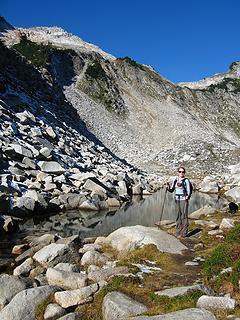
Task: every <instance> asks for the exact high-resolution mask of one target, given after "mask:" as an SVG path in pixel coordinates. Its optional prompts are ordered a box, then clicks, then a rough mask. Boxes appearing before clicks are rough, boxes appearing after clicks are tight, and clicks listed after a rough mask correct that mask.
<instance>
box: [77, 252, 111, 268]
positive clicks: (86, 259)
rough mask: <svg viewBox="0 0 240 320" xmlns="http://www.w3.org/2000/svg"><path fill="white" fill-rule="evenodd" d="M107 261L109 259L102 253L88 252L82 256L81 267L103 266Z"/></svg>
mask: <svg viewBox="0 0 240 320" xmlns="http://www.w3.org/2000/svg"><path fill="white" fill-rule="evenodd" d="M107 261H109V258H108V257H107V256H106V255H105V254H104V253H100V252H98V251H94V250H90V251H87V252H86V253H84V254H83V256H82V259H81V265H82V266H86V265H90V264H95V265H98V264H105V263H106V262H107Z"/></svg>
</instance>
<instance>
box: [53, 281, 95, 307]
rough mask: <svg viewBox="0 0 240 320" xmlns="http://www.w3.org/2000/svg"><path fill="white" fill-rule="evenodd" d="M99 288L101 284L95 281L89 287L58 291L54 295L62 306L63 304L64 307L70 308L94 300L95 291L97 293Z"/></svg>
mask: <svg viewBox="0 0 240 320" xmlns="http://www.w3.org/2000/svg"><path fill="white" fill-rule="evenodd" d="M98 289H99V285H98V284H97V283H94V284H92V285H90V286H88V287H84V288H81V289H76V290H70V291H61V292H56V293H55V295H54V297H55V301H56V302H57V303H58V304H59V305H60V306H62V307H63V308H68V307H72V306H76V305H79V304H84V303H87V302H91V301H92V300H93V295H94V293H96V292H97V291H98Z"/></svg>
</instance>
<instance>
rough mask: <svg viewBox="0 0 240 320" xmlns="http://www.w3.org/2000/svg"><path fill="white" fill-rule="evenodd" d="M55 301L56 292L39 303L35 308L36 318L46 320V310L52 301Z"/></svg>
mask: <svg viewBox="0 0 240 320" xmlns="http://www.w3.org/2000/svg"><path fill="white" fill-rule="evenodd" d="M53 302H54V293H51V294H49V296H48V297H47V298H46V299H44V300H43V301H42V302H41V303H39V304H38V305H37V306H36V308H35V319H36V320H44V312H45V310H46V308H47V306H48V305H49V304H50V303H53Z"/></svg>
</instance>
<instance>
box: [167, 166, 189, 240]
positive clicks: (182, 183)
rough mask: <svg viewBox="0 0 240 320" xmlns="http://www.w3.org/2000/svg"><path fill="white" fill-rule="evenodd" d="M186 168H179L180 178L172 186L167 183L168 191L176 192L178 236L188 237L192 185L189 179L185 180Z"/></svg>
mask: <svg viewBox="0 0 240 320" xmlns="http://www.w3.org/2000/svg"><path fill="white" fill-rule="evenodd" d="M185 172H186V170H185V168H184V167H179V168H178V177H176V178H175V179H174V180H173V182H172V184H171V185H170V184H169V183H167V191H169V192H174V191H175V204H176V213H177V219H176V236H177V237H186V236H187V233H188V225H189V223H188V205H189V199H190V196H191V184H190V181H189V179H187V178H185Z"/></svg>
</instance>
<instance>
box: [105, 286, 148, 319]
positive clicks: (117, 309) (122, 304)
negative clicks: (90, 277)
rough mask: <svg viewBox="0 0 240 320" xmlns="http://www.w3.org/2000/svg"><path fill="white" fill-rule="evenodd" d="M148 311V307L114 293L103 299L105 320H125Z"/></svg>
mask: <svg viewBox="0 0 240 320" xmlns="http://www.w3.org/2000/svg"><path fill="white" fill-rule="evenodd" d="M146 311H147V307H146V306H145V305H143V304H142V303H139V302H137V301H135V300H134V299H132V298H130V297H128V296H127V295H125V294H123V293H120V292H117V291H113V292H109V293H108V294H107V295H106V296H105V297H104V299H103V304H102V316H103V320H125V319H128V317H130V316H135V315H139V314H141V313H143V312H146Z"/></svg>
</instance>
